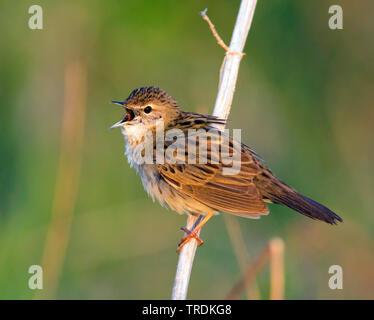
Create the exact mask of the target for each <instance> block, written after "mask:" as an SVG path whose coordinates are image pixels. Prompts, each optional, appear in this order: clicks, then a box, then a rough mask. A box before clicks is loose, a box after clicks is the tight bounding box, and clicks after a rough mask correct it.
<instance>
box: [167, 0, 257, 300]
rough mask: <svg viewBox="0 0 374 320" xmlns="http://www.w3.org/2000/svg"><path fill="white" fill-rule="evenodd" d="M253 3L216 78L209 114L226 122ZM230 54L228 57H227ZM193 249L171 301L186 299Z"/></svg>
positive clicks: (245, 1) (245, 7)
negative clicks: (217, 87) (212, 108)
mask: <svg viewBox="0 0 374 320" xmlns="http://www.w3.org/2000/svg"><path fill="white" fill-rule="evenodd" d="M256 3H257V0H242V2H241V4H240V9H239V13H238V17H237V19H236V23H235V28H234V31H233V34H232V38H231V42H230V46H229V48H228V51H227V52H226V56H225V60H224V65H223V68H222V72H221V75H220V81H219V89H218V94H217V98H216V103H215V106H214V111H213V115H215V116H218V117H220V118H224V119H227V117H228V115H229V112H230V108H231V103H232V99H233V96H234V91H235V84H236V80H237V77H238V72H239V65H240V60H241V57H242V55H243V54H242V51H243V48H244V45H245V42H246V40H247V35H248V32H249V28H250V26H251V23H252V19H253V14H254V10H255V8H256ZM230 53H232V54H230ZM196 221H197V218H195V217H192V216H189V217H188V219H187V228H188V227H189V226H191V225H194V224H195V223H196ZM196 248H197V241H196V240H194V239H193V240H192V241H190V242H189V243H188V244H187V245H185V246H184V247H183V249H182V250H181V252H180V254H179V261H178V266H177V271H176V275H175V281H174V287H173V293H172V299H173V300H184V299H186V298H187V290H188V284H189V280H190V275H191V269H192V265H193V261H194V257H195V252H196Z"/></svg>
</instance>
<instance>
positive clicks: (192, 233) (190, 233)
mask: <svg viewBox="0 0 374 320" xmlns="http://www.w3.org/2000/svg"><path fill="white" fill-rule="evenodd" d="M181 229H182V230H183V231H184V232H186V233H187V235H185V236H184V237H183V238H182V239H181V241H180V242H179V245H178V248H177V252H179V251H180V250H181V249H182V248H183V247H184V246H185V245H186V244H187V243H188V242H190V241H191V239H196V241H197V242H198V243H199V246H201V245H202V244H203V243H204V241H203V240H201V239H200V238H199V236H198V235H197V232H198V231H196V230H192V231H190V230H189V229H187V228H185V227H181Z"/></svg>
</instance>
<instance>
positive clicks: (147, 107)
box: [144, 106, 152, 113]
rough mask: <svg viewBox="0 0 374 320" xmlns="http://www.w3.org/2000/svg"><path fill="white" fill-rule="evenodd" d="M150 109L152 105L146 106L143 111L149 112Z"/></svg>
mask: <svg viewBox="0 0 374 320" xmlns="http://www.w3.org/2000/svg"><path fill="white" fill-rule="evenodd" d="M151 111H152V107H151V106H146V107H145V108H144V112H145V113H150V112H151Z"/></svg>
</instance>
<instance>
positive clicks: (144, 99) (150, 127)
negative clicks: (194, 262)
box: [109, 86, 343, 252]
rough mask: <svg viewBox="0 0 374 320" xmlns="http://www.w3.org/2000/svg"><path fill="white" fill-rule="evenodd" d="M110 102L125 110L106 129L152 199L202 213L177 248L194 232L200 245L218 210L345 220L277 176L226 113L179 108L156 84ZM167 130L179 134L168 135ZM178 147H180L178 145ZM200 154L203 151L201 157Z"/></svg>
mask: <svg viewBox="0 0 374 320" xmlns="http://www.w3.org/2000/svg"><path fill="white" fill-rule="evenodd" d="M112 103H114V104H118V105H120V106H121V107H123V108H124V109H125V114H124V116H123V117H122V119H121V120H120V121H119V122H117V123H115V124H114V125H113V126H111V127H110V128H109V129H113V128H118V127H120V128H121V130H122V134H123V135H124V138H125V143H126V151H125V155H126V156H127V158H128V161H129V163H130V166H133V167H135V169H136V171H137V173H138V174H139V176H140V178H141V180H142V183H143V186H144V189H145V190H146V192H147V193H148V194H149V195H150V196H151V197H152V198H153V201H155V200H157V201H158V202H159V203H160V204H161V205H163V206H165V207H167V208H170V209H171V210H173V211H176V212H177V213H179V214H191V215H195V216H199V218H200V219H199V220H198V223H197V224H195V226H194V227H193V228H192V229H191V230H188V229H186V228H183V227H182V229H183V230H184V231H185V232H186V233H185V236H184V237H182V239H181V241H180V242H179V245H178V248H177V252H179V251H180V250H181V249H182V248H183V246H184V245H185V244H186V243H188V242H189V241H191V239H193V238H194V239H196V240H197V241H198V243H199V244H200V245H201V244H202V243H203V242H204V241H203V240H201V239H200V238H199V236H198V234H199V233H198V232H199V230H200V229H201V228H202V226H203V225H204V224H205V223H206V222H207V221H208V220H209V219H210V218H211V217H212V216H214V215H216V214H218V213H220V212H223V213H227V214H232V215H236V216H240V217H246V218H252V219H258V218H260V217H262V216H264V215H267V214H268V213H269V208H268V205H269V204H271V203H273V204H280V205H283V206H286V207H288V208H290V209H292V210H294V211H297V212H299V213H301V214H302V215H305V216H307V217H309V218H311V219H315V220H320V221H324V222H326V223H328V224H331V225H336V224H337V223H338V222H342V221H343V220H342V218H341V217H339V216H338V215H337V214H336V213H334V212H333V211H331V210H330V209H328V208H327V207H325V206H324V205H322V204H320V203H318V202H316V201H314V200H312V199H310V198H308V197H306V196H304V195H302V194H300V193H299V192H297V191H296V190H295V189H293V188H292V187H290V186H289V185H287V184H286V183H284V182H282V181H281V180H279V179H278V178H277V177H276V176H275V174H273V172H272V171H271V170H270V169H269V168H268V167H267V166H266V165H265V163H264V160H262V158H260V157H259V156H258V155H257V154H256V153H255V152H254V151H253V150H252V149H251V148H250V147H248V146H246V145H245V144H244V143H242V142H241V141H238V139H234V137H232V136H231V135H230V134H227V133H226V132H225V131H224V130H223V129H222V127H224V125H225V124H226V120H225V119H220V118H219V117H216V116H212V115H204V114H200V113H195V112H186V111H182V109H181V108H180V106H179V104H178V103H177V101H176V100H175V99H174V98H172V97H171V96H170V95H169V94H168V93H167V92H166V91H164V90H162V89H160V88H157V87H153V86H146V87H141V88H138V89H135V90H133V91H132V92H131V93H130V95H129V96H128V98H127V99H125V100H124V101H112ZM159 129H160V130H159ZM169 132H177V133H176V134H174V136H173V138H172V139H171V138H170V137H169V136H168V134H169ZM191 132H192V133H191ZM196 132H209V133H210V135H211V136H210V139H208V140H207V141H208V142H207V141H205V144H204V143H203V140H204V139H202V136H199V137H198V138H196V137H197V134H196ZM177 140H179V145H178V143H177ZM191 141H195V142H196V141H197V142H196V146H195V147H194V146H192V147H191ZM225 141H226V142H225ZM224 142H225V143H226V145H227V150H228V152H226V153H225V155H226V157H230V156H231V157H232V158H233V155H234V154H236V155H237V156H236V159H235V160H233V161H232V164H231V166H230V164H228V163H226V162H227V161H226V162H225V161H224V160H225V157H224V156H223V155H222V154H221V155H220V154H219V153H220V151H221V152H222V150H223V148H224ZM186 145H187V146H188V148H186ZM178 147H184V148H185V149H181V148H179V149H181V150H182V151H180V150H179V149H178ZM169 149H171V151H170V150H169ZM217 150H218V151H217ZM146 151H147V152H146ZM168 151H170V152H168ZM146 153H147V154H148V158H147V159H145V158H146ZM191 155H192V156H194V157H192V156H191ZM202 155H206V157H205V159H204V157H202V158H203V161H200V158H199V156H202ZM190 156H191V157H190ZM189 157H190V158H191V159H193V158H195V162H193V161H189V160H190V158H189ZM197 158H199V161H196V159H197ZM146 160H147V161H146ZM234 164H237V165H238V166H237V168H236V170H232V172H226V174H225V170H226V171H229V169H230V168H233V167H234Z"/></svg>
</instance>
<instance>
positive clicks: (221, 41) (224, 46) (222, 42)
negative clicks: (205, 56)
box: [200, 9, 230, 51]
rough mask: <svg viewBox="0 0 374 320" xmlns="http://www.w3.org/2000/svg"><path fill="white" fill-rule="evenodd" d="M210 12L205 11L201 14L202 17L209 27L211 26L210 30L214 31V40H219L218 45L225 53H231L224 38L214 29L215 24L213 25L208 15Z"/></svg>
mask: <svg viewBox="0 0 374 320" xmlns="http://www.w3.org/2000/svg"><path fill="white" fill-rule="evenodd" d="M207 12H208V9H205V10H204V11H201V12H200V15H201V16H202V17H203V19H204V20H205V21H206V22H208V25H209V28H210V30H212V33H213V36H214V38H216V39H217V43H218V44H219V45H220V46H221V47H222V48H223V49H225V51H230V49H229V47H228V46H227V45H226V44H225V42H224V41H223V40H222V38H221V37H220V36H219V34H218V33H217V31H216V28H215V27H214V24H213V23H212V21H210V19H209V17H208V16H207V15H206V13H207Z"/></svg>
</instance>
